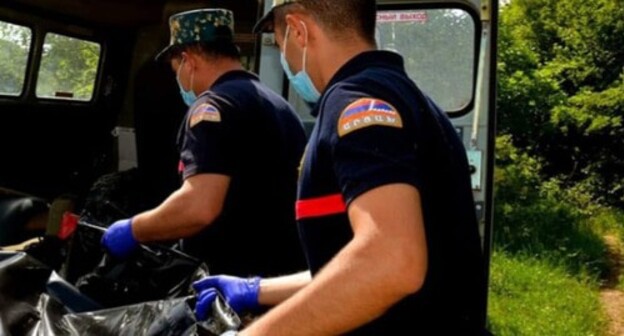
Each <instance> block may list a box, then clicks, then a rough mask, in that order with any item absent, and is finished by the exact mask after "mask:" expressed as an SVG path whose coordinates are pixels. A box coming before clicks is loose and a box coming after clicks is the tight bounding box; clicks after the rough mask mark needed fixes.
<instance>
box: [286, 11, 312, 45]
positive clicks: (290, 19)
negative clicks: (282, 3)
mask: <svg viewBox="0 0 624 336" xmlns="http://www.w3.org/2000/svg"><path fill="white" fill-rule="evenodd" d="M304 20H305V18H304V17H303V16H301V15H298V14H287V15H286V24H287V25H288V26H290V33H289V35H290V36H292V37H293V40H294V41H295V43H296V44H297V45H298V46H299V47H300V48H303V47H305V46H306V45H307V43H308V42H309V39H310V37H309V36H308V35H309V33H310V30H309V27H308V26H309V23H304V22H305V21H304Z"/></svg>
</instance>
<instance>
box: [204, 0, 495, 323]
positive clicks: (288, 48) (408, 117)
mask: <svg viewBox="0 0 624 336" xmlns="http://www.w3.org/2000/svg"><path fill="white" fill-rule="evenodd" d="M346 18H348V19H346ZM375 19H376V6H375V1H374V0H340V1H335V0H276V1H274V8H273V10H272V11H271V12H270V13H269V14H268V15H267V16H266V17H265V18H264V19H263V20H262V21H261V22H260V23H259V25H258V26H257V27H258V28H259V29H260V30H261V31H269V30H273V31H274V32H275V35H276V40H277V42H278V44H279V46H280V49H281V51H282V56H283V57H282V60H283V65H284V69H285V71H286V74H287V75H288V77H289V78H291V83H292V84H293V86H294V88H295V89H296V90H297V91H298V92H299V93H300V95H301V96H302V98H303V99H305V100H307V101H308V102H310V103H316V106H315V108H314V109H313V112H312V114H313V115H314V116H315V117H316V118H317V124H316V126H315V129H314V131H313V132H312V135H311V139H310V141H309V144H308V148H307V150H306V154H305V157H304V163H303V168H302V172H301V177H300V181H299V195H298V202H297V211H296V212H297V219H298V222H299V229H300V233H301V236H302V242H303V245H304V249H305V252H306V257H307V261H308V266H309V271H310V273H311V275H312V277H311V278H310V277H309V276H306V273H300V274H299V275H293V276H291V277H282V278H274V279H259V278H253V279H252V280H245V279H238V278H234V277H228V276H216V277H209V278H207V279H203V280H201V281H199V282H197V283H196V284H195V287H196V289H198V290H201V293H200V295H199V304H198V307H197V312H198V315H199V316H200V317H202V316H203V314H204V311H205V310H206V307H207V306H208V305H207V302H210V301H211V300H212V298H213V297H214V296H215V293H216V291H220V292H221V293H223V294H224V296H225V297H226V300H227V301H228V302H230V304H231V305H232V306H233V307H234V308H235V309H236V310H238V311H243V310H245V309H254V308H256V307H258V306H261V305H277V306H276V307H274V308H273V309H272V310H271V311H269V312H268V313H267V314H266V315H264V316H263V317H262V318H260V319H259V320H257V321H255V322H254V323H253V324H252V325H251V326H250V327H249V328H247V329H245V330H243V331H241V332H240V334H241V335H332V334H344V333H352V334H357V335H385V334H388V333H390V332H391V331H392V330H400V331H401V333H405V334H408V335H480V334H482V333H484V332H485V329H484V322H485V317H484V314H485V302H484V299H485V290H486V288H485V283H486V282H485V279H484V274H485V272H484V258H483V256H482V252H481V246H480V239H479V234H478V225H477V220H476V215H475V210H474V203H473V197H472V190H471V185H470V179H469V169H468V163H467V159H466V153H465V149H464V147H463V144H462V143H461V140H460V139H459V137H458V136H457V134H456V132H455V130H454V128H453V127H452V125H451V123H450V122H449V120H448V118H447V117H446V115H445V114H444V112H443V111H441V110H440V109H439V108H438V107H437V106H436V105H435V104H434V103H433V102H432V101H431V99H429V98H428V97H427V96H426V95H424V94H423V93H422V92H421V91H420V90H419V89H418V88H417V86H416V85H415V84H414V83H413V82H412V81H411V80H410V79H409V77H408V75H407V74H406V72H405V70H404V65H403V59H402V57H401V56H400V55H398V54H395V53H391V52H384V51H377V50H375V49H376V48H375V41H374V32H375ZM293 73H296V74H295V75H293ZM321 92H322V94H321Z"/></svg>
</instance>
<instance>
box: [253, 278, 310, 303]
mask: <svg viewBox="0 0 624 336" xmlns="http://www.w3.org/2000/svg"><path fill="white" fill-rule="evenodd" d="M311 280H312V276H311V275H310V272H309V271H305V272H301V273H297V274H293V275H287V276H283V277H278V278H270V279H263V280H262V281H261V282H260V293H259V295H258V302H259V303H260V305H263V306H275V305H277V304H279V303H281V302H283V301H285V300H286V299H288V298H290V297H291V296H293V295H294V294H295V293H296V292H298V291H300V290H301V289H302V288H304V287H305V286H306V285H308V284H309V283H310V281H311Z"/></svg>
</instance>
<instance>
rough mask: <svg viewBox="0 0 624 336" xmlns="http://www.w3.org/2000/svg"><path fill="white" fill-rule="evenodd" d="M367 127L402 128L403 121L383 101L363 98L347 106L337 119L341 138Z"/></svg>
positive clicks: (390, 106) (395, 111)
mask: <svg viewBox="0 0 624 336" xmlns="http://www.w3.org/2000/svg"><path fill="white" fill-rule="evenodd" d="M369 126H390V127H396V128H403V120H402V119H401V115H399V112H397V110H396V109H395V108H394V106H392V105H390V104H388V103H386V102H385V101H383V100H380V99H373V98H363V99H359V100H357V101H355V102H354V103H353V104H351V105H349V106H347V108H346V109H345V110H344V111H343V112H342V114H341V115H340V119H338V135H339V136H340V137H343V136H345V135H347V134H349V133H351V132H354V131H357V130H359V129H362V128H366V127H369Z"/></svg>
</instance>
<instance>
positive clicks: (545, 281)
mask: <svg viewBox="0 0 624 336" xmlns="http://www.w3.org/2000/svg"><path fill="white" fill-rule="evenodd" d="M488 320H489V321H488V324H489V326H488V329H489V330H490V331H491V332H492V333H493V334H494V335H497V336H506V335H514V336H515V335H525V336H531V335H535V336H542V335H549V336H551V335H552V336H556V335H562V336H564V335H565V336H568V335H602V334H603V332H602V331H603V330H604V329H605V321H606V319H605V317H604V315H603V313H602V310H601V306H600V301H599V296H598V291H597V285H596V283H595V282H593V281H591V280H589V279H579V278H578V277H571V276H570V275H568V274H567V273H566V270H565V268H563V267H561V266H560V265H558V264H557V261H553V260H550V259H546V260H536V259H533V258H532V257H530V256H523V255H510V254H507V253H504V252H501V251H495V252H494V253H493V255H492V267H491V273H490V295H489V317H488Z"/></svg>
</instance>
